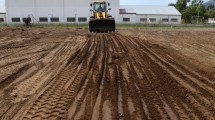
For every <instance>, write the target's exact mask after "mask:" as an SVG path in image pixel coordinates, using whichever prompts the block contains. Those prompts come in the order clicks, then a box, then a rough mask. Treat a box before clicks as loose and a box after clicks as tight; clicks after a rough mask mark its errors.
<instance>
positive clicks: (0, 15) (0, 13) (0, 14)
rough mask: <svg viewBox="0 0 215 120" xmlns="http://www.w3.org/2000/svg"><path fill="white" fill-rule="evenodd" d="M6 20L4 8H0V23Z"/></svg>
mask: <svg viewBox="0 0 215 120" xmlns="http://www.w3.org/2000/svg"><path fill="white" fill-rule="evenodd" d="M5 22H6V12H5V11H4V10H0V24H1V23H5Z"/></svg>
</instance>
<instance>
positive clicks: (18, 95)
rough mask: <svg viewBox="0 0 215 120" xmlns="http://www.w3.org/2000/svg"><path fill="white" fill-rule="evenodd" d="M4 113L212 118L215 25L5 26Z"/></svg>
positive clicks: (0, 64)
mask: <svg viewBox="0 0 215 120" xmlns="http://www.w3.org/2000/svg"><path fill="white" fill-rule="evenodd" d="M0 119H2V120H7V119H13V120H23V119H24V120H40V119H44V120H47V119H50V120H55V119H66V120H67V119H68V120H73V119H74V120H79V119H81V120H90V119H92V120H100V119H102V120H111V119H113V120H115V119H119V120H147V119H149V120H161V119H165V120H166V119H171V120H181V119H183V120H184V119H191V120H214V119H215V30H213V29H170V28H169V29H131V30H119V31H118V32H116V33H88V32H87V30H74V29H69V28H45V29H41V28H34V29H22V28H6V27H4V28H0Z"/></svg>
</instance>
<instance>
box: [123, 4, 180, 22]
mask: <svg viewBox="0 0 215 120" xmlns="http://www.w3.org/2000/svg"><path fill="white" fill-rule="evenodd" d="M120 22H121V23H147V24H158V23H160V24H181V13H180V12H179V11H178V10H177V9H176V8H175V7H173V6H148V5H121V6H120Z"/></svg>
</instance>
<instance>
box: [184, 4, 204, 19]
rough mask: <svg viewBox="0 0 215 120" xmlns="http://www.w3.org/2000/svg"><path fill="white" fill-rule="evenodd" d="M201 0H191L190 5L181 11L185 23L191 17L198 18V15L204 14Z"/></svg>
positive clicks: (202, 15)
mask: <svg viewBox="0 0 215 120" xmlns="http://www.w3.org/2000/svg"><path fill="white" fill-rule="evenodd" d="M203 3H204V2H203V1H202V0H193V1H192V3H191V5H190V6H189V7H187V8H186V9H185V10H183V11H182V18H183V19H184V20H185V22H186V23H190V22H191V20H192V19H198V17H199V16H201V17H204V16H205V12H206V9H205V6H204V5H203Z"/></svg>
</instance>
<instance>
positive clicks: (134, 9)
mask: <svg viewBox="0 0 215 120" xmlns="http://www.w3.org/2000/svg"><path fill="white" fill-rule="evenodd" d="M132 13H136V14H146V15H147V14H148V15H181V13H180V12H179V11H178V10H177V9H176V8H175V7H173V6H152V5H120V14H132Z"/></svg>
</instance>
